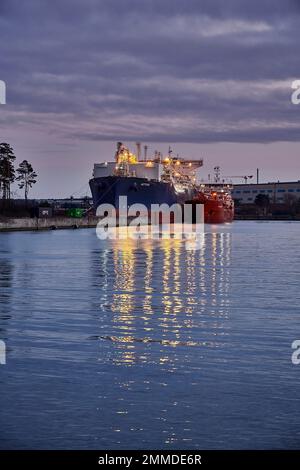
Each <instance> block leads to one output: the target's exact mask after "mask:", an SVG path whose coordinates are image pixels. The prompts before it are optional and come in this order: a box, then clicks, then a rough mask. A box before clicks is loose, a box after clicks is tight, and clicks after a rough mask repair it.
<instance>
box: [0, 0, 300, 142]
mask: <svg viewBox="0 0 300 470" xmlns="http://www.w3.org/2000/svg"><path fill="white" fill-rule="evenodd" d="M299 22H300V2H299V1H295V0H294V1H291V0H272V1H268V0H260V1H255V2H249V1H242V0H228V1H226V2H225V1H224V0H222V1H221V0H219V1H214V0H207V1H205V0H202V1H199V0H186V1H182V0H181V1H178V0H160V1H159V0H131V1H130V0H102V1H100V0H97V1H96V0H84V1H83V0H80V1H79V0H72V1H71V0H49V1H46V0H27V1H26V2H20V1H17V0H1V3H0V34H1V42H0V61H1V68H0V70H1V72H0V74H1V76H0V79H2V80H5V81H6V84H7V94H8V96H7V101H8V104H7V105H6V107H5V110H3V111H2V109H1V114H0V120H1V126H2V128H3V129H4V128H8V127H10V128H11V127H12V126H19V127H20V128H24V129H27V128H31V129H33V130H42V129H47V132H52V133H53V134H55V135H57V136H59V137H61V138H74V137H76V138H82V139H92V140H98V139H99V140H116V139H124V140H136V139H140V140H148V141H149V140H153V141H170V142H171V141H173V142H176V141H177V142H216V141H232V142H272V141H277V140H290V141H298V140H299V137H300V132H299V131H300V125H299V122H300V106H299V107H297V106H295V105H292V104H291V101H290V96H291V82H292V80H294V79H297V78H299V79H300V63H299V53H298V51H299V44H300V42H299V39H300V33H299V30H300V28H299Z"/></svg>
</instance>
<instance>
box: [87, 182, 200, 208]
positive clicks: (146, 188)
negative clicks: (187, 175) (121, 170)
mask: <svg viewBox="0 0 300 470" xmlns="http://www.w3.org/2000/svg"><path fill="white" fill-rule="evenodd" d="M90 188H91V192H92V197H93V203H94V208H95V209H97V207H98V206H99V205H100V204H112V205H113V206H114V207H115V208H116V209H118V208H119V197H120V196H127V204H128V205H132V204H136V203H139V204H144V205H145V206H146V207H147V209H148V210H149V209H150V208H151V204H164V203H165V204H168V205H172V204H174V203H177V202H178V203H182V202H184V201H185V200H187V199H189V198H191V197H192V194H190V193H188V192H186V193H184V194H181V195H180V197H179V196H178V195H177V194H176V192H175V188H174V186H173V185H172V184H171V183H167V182H162V181H154V180H148V179H146V178H137V177H124V176H104V177H100V178H93V179H91V180H90Z"/></svg>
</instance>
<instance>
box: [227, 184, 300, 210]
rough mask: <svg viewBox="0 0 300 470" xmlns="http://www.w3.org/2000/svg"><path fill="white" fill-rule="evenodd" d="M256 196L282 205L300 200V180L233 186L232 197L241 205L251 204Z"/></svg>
mask: <svg viewBox="0 0 300 470" xmlns="http://www.w3.org/2000/svg"><path fill="white" fill-rule="evenodd" d="M258 194H264V195H266V196H269V199H270V202H271V203H274V204H284V203H285V202H288V201H291V200H297V199H300V180H299V181H291V182H279V181H278V182H277V183H259V184H245V183H244V184H235V185H234V186H233V191H232V196H233V198H234V199H236V200H239V202H241V203H242V204H253V203H254V202H255V198H256V196H257V195H258Z"/></svg>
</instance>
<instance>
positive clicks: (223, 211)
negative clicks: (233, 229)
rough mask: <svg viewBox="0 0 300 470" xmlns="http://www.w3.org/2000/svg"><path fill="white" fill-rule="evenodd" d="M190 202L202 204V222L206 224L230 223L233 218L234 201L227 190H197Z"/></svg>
mask: <svg viewBox="0 0 300 470" xmlns="http://www.w3.org/2000/svg"><path fill="white" fill-rule="evenodd" d="M192 203H193V204H204V222H205V223H206V224H225V223H231V222H232V221H233V219H234V201H233V199H232V197H231V194H230V193H229V192H224V191H216V190H206V191H203V192H201V191H199V193H198V194H197V196H196V197H195V198H194V199H193V201H192Z"/></svg>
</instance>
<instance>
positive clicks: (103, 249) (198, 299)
mask: <svg viewBox="0 0 300 470" xmlns="http://www.w3.org/2000/svg"><path fill="white" fill-rule="evenodd" d="M299 234H300V224H299V223H296V222H293V223H288V222H283V223H281V222H236V223H234V224H232V225H224V226H219V227H217V226H215V227H213V226H208V227H206V234H205V241H204V245H203V247H202V249H201V250H196V251H188V250H186V249H185V245H184V243H183V242H181V241H180V240H161V241H155V242H153V241H140V242H134V241H126V240H121V241H116V242H108V241H100V240H98V239H97V237H96V235H95V231H94V230H89V229H87V230H75V231H71V230H63V231H53V232H39V233H34V232H23V233H1V234H0V339H2V340H4V341H5V342H6V345H7V350H8V351H7V364H6V365H0V390H1V403H0V447H1V448H7V449H18V448H20V449H76V448H79V449H147V448H148V449H149V448H151V449H154V448H156V449H170V450H174V449H205V448H207V449H208V448H212V449H232V448H236V449H243V448H246V449H254V448H262V449H266V448H289V449H292V448H299V445H300V394H299V387H300V366H295V365H293V364H292V362H291V354H292V349H291V343H292V342H293V341H294V340H295V339H300V316H299V315H300V312H299V305H300V289H299V281H300V275H299V270H300V268H299V266H300V255H299Z"/></svg>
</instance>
